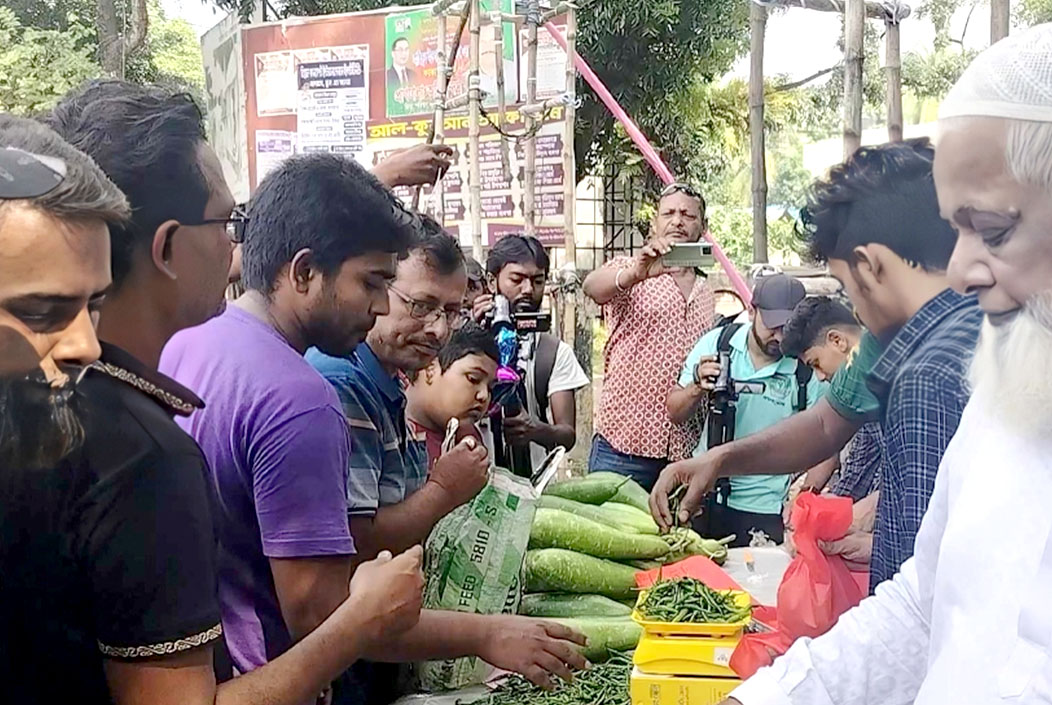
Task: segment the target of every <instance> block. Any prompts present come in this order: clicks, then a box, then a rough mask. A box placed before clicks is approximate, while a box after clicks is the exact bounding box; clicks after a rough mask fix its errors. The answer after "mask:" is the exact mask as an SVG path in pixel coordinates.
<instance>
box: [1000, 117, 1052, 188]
mask: <svg viewBox="0 0 1052 705" xmlns="http://www.w3.org/2000/svg"><path fill="white" fill-rule="evenodd" d="M1006 123H1007V126H1008V132H1007V137H1006V147H1005V161H1006V162H1007V163H1008V169H1009V171H1010V172H1011V174H1012V176H1013V177H1015V179H1016V181H1018V182H1019V183H1022V184H1031V185H1033V186H1040V187H1041V188H1044V189H1045V190H1046V191H1048V192H1049V193H1050V194H1052V122H1044V121H1042V122H1038V121H1035V120H1006Z"/></svg>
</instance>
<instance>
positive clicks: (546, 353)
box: [533, 333, 559, 419]
mask: <svg viewBox="0 0 1052 705" xmlns="http://www.w3.org/2000/svg"><path fill="white" fill-rule="evenodd" d="M558 352H559V339H558V338H556V337H555V336H554V335H551V334H550V333H538V334H537V352H536V353H534V356H533V395H534V397H535V398H536V400H537V412H538V416H539V417H540V418H541V419H547V418H548V384H549V382H551V380H552V370H554V369H555V355H556V353H558Z"/></svg>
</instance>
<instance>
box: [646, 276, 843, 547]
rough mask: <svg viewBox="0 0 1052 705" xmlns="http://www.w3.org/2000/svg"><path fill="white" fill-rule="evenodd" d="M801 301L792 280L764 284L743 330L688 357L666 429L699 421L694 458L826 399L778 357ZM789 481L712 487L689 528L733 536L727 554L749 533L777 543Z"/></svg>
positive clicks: (717, 333)
mask: <svg viewBox="0 0 1052 705" xmlns="http://www.w3.org/2000/svg"><path fill="white" fill-rule="evenodd" d="M804 295H805V294H804V285H803V284H801V283H800V282H799V281H798V280H797V279H794V278H793V277H790V276H787V275H785V274H774V275H770V276H767V277H763V278H762V279H760V280H758V281H757V282H756V286H755V288H754V289H753V308H752V309H751V310H750V312H749V321H750V322H749V324H748V325H745V324H742V323H729V324H727V325H725V326H722V327H720V328H717V329H716V330H713V331H710V332H709V333H707V334H706V335H704V336H702V338H701V340H699V341H698V342H697V344H696V345H695V346H694V349H693V350H691V351H690V354H689V355H688V356H687V361H686V363H685V365H684V366H683V370H682V371H681V372H680V377H679V384H678V385H677V386H675V387H673V389H672V390H671V391H670V392H669V393H668V398H667V400H666V405H667V408H668V415H669V418H670V419H671V420H672V422H673V423H677V424H685V423H687V422H689V421H690V420H691V419H692V418H694V415H695V414H699V413H700V414H701V416H702V419H704V421H705V424H704V426H705V433H703V434H702V437H701V440H700V441H699V442H698V444H697V447H696V448H695V449H694V455H695V456H697V455H701V454H702V453H704V452H705V451H707V450H708V449H709V448H710V447H713V446H715V445H717V444H719V443H723V442H729V441H731V440H733V439H734V438H735V437H739V438H740V437H743V436H747V435H749V434H751V433H755V432H757V431H760V430H762V429H764V428H767V427H768V426H772V425H774V424H776V423H778V422H779V421H781V420H782V419H784V418H786V417H788V416H791V415H792V414H794V413H796V412H797V411H803V410H804V409H806V408H807V407H809V406H812V405H813V404H814V403H815V402H817V401H818V400H819V399H820V398H821V397H822V395H823V394H824V393H825V388H826V385H825V383H823V382H820V381H819V380H818V379H817V378H815V377H814V375H812V374H811V369H810V368H809V367H807V366H806V365H803V364H801V363H798V362H797V361H796V360H795V359H794V358H791V357H785V356H784V355H782V350H781V341H782V328H783V326H785V323H786V321H788V320H789V317H790V316H791V315H792V311H793V308H794V307H795V306H796V305H797V304H798V303H800V301H802V300H803V298H804ZM717 424H719V426H717ZM829 462H832V461H829ZM789 479H790V477H789V476H788V475H784V474H782V475H752V476H749V477H735V478H732V479H731V480H730V481H729V482H727V481H723V482H722V484H717V487H716V492H715V493H713V495H711V496H710V499H709V503H708V504H707V505H706V509H705V511H704V512H703V513H702V515H701V516H700V517H698V518H697V519H695V522H696V524H695V528H696V529H697V531H698V532H699V533H701V534H702V535H703V536H729V535H731V534H734V535H735V537H736V538H735V540H734V542H733V543H732V545H733V546H748V545H749V541H750V538H751V536H750V532H751V531H756V530H759V531H763V532H764V533H765V534H767V536H768V537H769V538H770V539H771V540H773V541H775V542H777V543H781V542H782V540H783V538H784V531H785V527H784V525H783V523H782V503H783V502H784V501H785V496H786V492H787V491H788V489H789Z"/></svg>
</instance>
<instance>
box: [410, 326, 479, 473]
mask: <svg viewBox="0 0 1052 705" xmlns="http://www.w3.org/2000/svg"><path fill="white" fill-rule="evenodd" d="M499 355H500V353H499V352H498V351H497V343H496V341H495V340H494V339H493V333H492V332H490V331H487V330H486V329H484V328H482V327H481V326H478V325H476V324H473V323H469V324H467V325H465V326H464V327H463V328H461V329H460V330H458V331H456V332H454V333H453V336H452V337H451V338H450V339H449V342H448V343H447V344H446V345H445V347H443V348H442V350H441V352H439V353H438V357H437V358H436V359H435V360H433V361H432V362H431V364H429V365H428V366H427V367H425V368H424V369H423V370H420V371H419V372H417V373H416V376H415V378H414V379H413V381H412V382H411V383H410V385H409V387H408V388H407V389H406V397H407V398H408V402H407V406H406V416H407V417H408V419H409V425H410V433H411V434H412V436H413V438H414V440H415V441H416V442H418V443H419V442H422V443H424V444H425V445H426V447H427V468H428V472H430V470H431V466H432V465H434V463H435V461H436V460H437V459H438V457H439V456H440V455H441V454H442V442H443V441H444V440H445V435H446V425H447V424H448V423H449V420H450V419H453V418H456V419H458V420H459V422H460V428H459V429H458V431H457V439H456V440H457V441H458V442H459V441H460V439H461V438H463V437H464V436H467V435H471V436H474V437H475V438H476V439H477V440H478V441H479V442H481V441H482V437H481V435H480V434H479V431H478V429H477V428H476V427H475V424H476V423H478V422H479V420H480V419H482V418H483V417H484V416H485V414H486V412H487V411H488V410H489V402H490V387H492V385H493V380H494V378H495V377H496V374H497V360H498V357H499Z"/></svg>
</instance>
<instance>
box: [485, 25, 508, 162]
mask: <svg viewBox="0 0 1052 705" xmlns="http://www.w3.org/2000/svg"><path fill="white" fill-rule="evenodd" d="M502 22H503V14H502V13H501V12H494V13H492V14H490V23H491V26H492V28H493V31H495V32H496V33H497V41H496V42H495V43H494V48H495V50H496V52H497V66H496V71H497V130H498V132H499V133H500V173H501V176H502V177H503V178H504V181H505V183H510V182H511V158H510V157H509V156H508V137H507V135H505V134H504V124H505V119H504V116H505V115H506V114H507V111H508V100H507V98H506V97H505V95H504V25H503V24H502Z"/></svg>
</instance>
